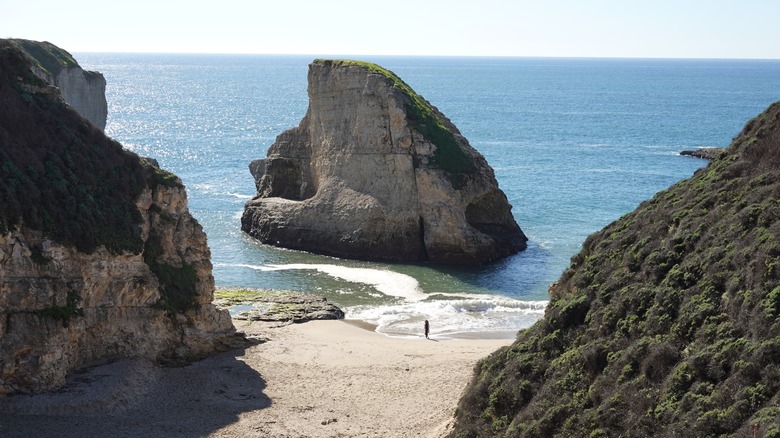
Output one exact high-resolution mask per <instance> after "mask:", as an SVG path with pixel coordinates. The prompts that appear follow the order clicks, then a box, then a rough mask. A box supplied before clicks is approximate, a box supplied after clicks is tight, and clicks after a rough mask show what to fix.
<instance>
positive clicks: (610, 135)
mask: <svg viewBox="0 0 780 438" xmlns="http://www.w3.org/2000/svg"><path fill="white" fill-rule="evenodd" d="M76 57H77V59H78V60H79V62H80V63H81V64H82V66H84V67H85V68H87V69H94V70H98V71H101V72H103V74H104V75H105V76H106V80H107V82H108V87H107V97H108V102H109V118H108V125H107V128H106V133H107V134H108V135H109V136H111V137H113V138H115V139H116V140H119V141H120V142H122V144H124V145H125V146H126V147H127V148H128V149H131V150H133V151H135V152H137V153H138V154H140V155H144V156H150V157H153V158H156V159H157V160H158V161H159V162H160V164H161V165H162V166H163V167H165V168H166V169H168V170H171V171H173V172H175V173H176V174H177V175H179V176H180V177H181V178H182V180H183V181H184V183H185V185H186V186H187V191H188V194H189V200H190V209H191V210H192V212H193V214H194V215H195V217H196V218H197V219H198V220H199V221H200V223H201V224H202V225H203V227H204V229H205V231H206V233H207V235H208V239H209V246H210V247H211V251H212V258H213V262H214V276H215V279H216V282H217V284H218V285H222V286H248V287H258V288H261V287H262V288H275V289H292V290H300V291H309V292H316V293H320V294H323V295H325V296H327V297H328V298H329V299H331V300H332V301H335V302H336V303H338V304H339V305H341V306H342V307H344V308H345V310H346V311H347V316H348V317H352V318H357V319H364V320H367V321H371V322H374V323H377V324H378V325H379V331H382V332H386V333H400V334H403V333H413V332H419V331H420V330H421V327H422V325H421V324H422V323H421V321H422V320H424V319H429V320H431V322H432V329H433V331H434V332H438V333H443V334H452V333H457V332H490V331H514V330H517V329H519V328H522V327H525V326H528V325H529V324H531V323H533V321H535V320H536V319H538V318H539V317H540V316H541V315H542V313H543V310H544V304H545V302H546V300H547V293H546V291H547V286H548V285H549V284H550V283H551V282H552V281H555V280H556V279H557V278H558V277H559V276H560V274H561V272H562V271H563V269H565V267H566V266H567V264H568V262H569V259H570V258H571V257H572V256H573V255H574V254H576V252H577V251H579V248H580V245H581V244H582V242H583V241H584V239H585V237H586V236H587V235H589V234H590V233H592V232H594V231H597V230H598V229H600V228H602V227H604V226H605V225H607V224H608V223H610V222H611V221H613V220H615V219H617V218H619V217H620V216H622V215H623V214H625V213H627V212H629V211H631V210H632V209H633V208H635V207H636V206H637V205H638V204H639V203H640V202H641V201H642V200H645V199H649V198H650V197H652V196H653V194H654V193H656V192H658V191H659V190H662V189H664V188H666V187H668V186H670V185H672V184H673V183H675V182H677V181H679V180H681V179H683V178H686V177H688V176H690V175H692V174H693V172H694V171H695V170H696V169H697V168H699V167H701V166H703V165H705V164H706V163H705V162H704V161H702V160H698V159H694V158H688V157H681V156H679V155H678V152H679V151H681V150H684V149H692V148H696V147H701V146H726V145H728V144H729V143H730V141H731V139H732V138H733V137H734V136H735V135H736V134H737V133H738V132H739V130H740V129H741V128H742V126H743V125H744V124H745V123H746V122H747V121H748V120H749V119H750V118H752V117H754V116H756V115H757V114H758V113H760V112H761V111H763V110H764V109H765V108H766V107H767V106H768V105H769V104H770V103H772V102H774V101H776V100H780V61H726V60H610V59H532V58H495V59H494V58H402V57H389V58H370V57H368V58H366V57H363V58H361V59H364V60H368V61H374V62H377V63H379V64H380V65H382V66H384V67H386V68H388V69H390V70H392V71H394V72H395V73H396V74H398V75H399V76H400V77H401V78H402V79H404V81H405V82H407V83H408V84H409V85H411V86H412V87H413V88H414V89H415V90H416V91H417V92H418V93H419V94H421V95H422V96H424V97H425V98H426V99H428V100H429V101H430V102H431V103H432V104H433V105H435V106H437V107H438V108H439V109H440V110H441V111H442V112H443V113H444V114H445V115H447V116H448V117H449V118H450V119H452V121H453V122H454V123H455V124H456V125H457V126H458V128H459V129H460V130H461V132H462V133H463V134H464V135H465V136H466V137H467V138H468V139H469V141H470V142H471V144H472V146H474V147H475V148H476V149H478V150H479V151H480V152H482V154H484V155H485V157H486V158H487V160H488V162H489V163H490V164H491V166H492V167H493V168H494V169H495V171H496V177H497V179H498V181H499V185H500V186H501V188H502V189H503V190H504V192H505V193H506V194H507V197H508V198H509V200H510V202H511V203H512V205H513V206H514V209H513V212H514V215H515V217H516V219H517V222H518V223H519V224H520V226H521V228H522V229H523V231H524V232H525V233H526V234H527V235H528V237H529V238H530V242H529V248H528V249H527V250H526V251H524V252H523V253H520V254H518V255H516V256H513V257H510V258H507V259H505V260H502V261H500V262H498V263H495V264H492V265H490V266H486V267H480V268H469V269H466V268H450V267H442V266H431V265H397V264H386V263H367V262H357V261H348V260H339V259H334V258H329V257H322V256H316V255H312V254H307V253H303V252H297V251H288V250H283V249H278V248H273V247H268V246H265V245H261V244H258V243H257V242H255V241H253V240H252V239H251V238H248V237H247V236H246V235H244V234H243V233H242V232H241V231H240V223H239V218H240V215H241V212H242V211H243V205H244V203H245V202H246V201H247V200H249V199H250V198H251V197H252V196H253V195H254V191H255V188H254V182H253V180H252V177H251V175H250V174H249V171H248V167H247V166H248V164H249V162H250V161H252V160H254V159H257V158H262V157H264V156H265V154H266V151H267V149H268V146H270V145H271V143H273V141H274V139H275V138H276V136H277V135H278V134H280V133H281V132H282V131H283V130H285V129H287V128H290V127H293V126H295V125H297V124H298V123H299V121H300V119H301V118H302V117H303V115H304V113H305V111H306V106H307V103H308V98H307V95H306V72H307V65H308V63H309V62H310V61H311V60H312V59H313V57H303V56H248V55H161V54H154V55H150V54H94V53H84V54H76Z"/></svg>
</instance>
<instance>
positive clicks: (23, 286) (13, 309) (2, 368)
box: [0, 40, 240, 395]
mask: <svg viewBox="0 0 780 438" xmlns="http://www.w3.org/2000/svg"><path fill="white" fill-rule="evenodd" d="M0 108H2V110H0V395H3V394H8V393H14V392H35V391H42V390H48V389H53V388H56V387H58V386H59V385H61V384H62V383H63V382H64V379H65V376H66V375H67V374H68V373H69V372H70V371H72V370H73V369H75V368H77V367H80V366H82V365H87V364H90V363H94V362H96V361H102V360H108V359H114V358H118V357H127V356H142V357H145V358H148V359H151V360H156V361H173V362H176V361H186V360H191V359H197V358H200V357H203V356H204V355H207V354H210V353H212V352H214V351H218V350H222V349H225V348H228V347H229V346H231V345H235V342H237V341H240V337H237V336H236V334H235V329H234V327H233V325H232V323H231V320H230V317H229V314H228V313H227V311H225V310H218V309H216V308H215V307H214V306H213V305H212V304H211V301H212V296H213V290H214V279H213V277H212V274H211V269H212V267H211V261H210V251H209V248H208V245H207V243H206V235H205V234H204V232H203V230H202V228H201V226H200V225H199V224H198V222H197V221H196V220H195V219H194V218H193V217H192V216H191V215H190V213H189V211H188V207H187V197H186V192H185V190H184V187H183V186H182V184H181V181H180V180H179V179H178V178H176V177H175V176H174V175H172V174H170V173H168V172H165V171H164V170H162V169H160V168H159V166H157V164H156V163H155V162H153V161H152V160H142V159H139V158H138V157H137V156H136V155H134V154H132V153H131V152H128V151H126V150H124V149H123V148H122V147H121V145H119V144H118V143H116V142H114V141H112V140H110V139H108V138H107V137H106V136H105V135H103V133H102V132H101V131H99V130H98V129H97V128H95V127H94V126H92V125H91V124H89V123H87V122H86V121H85V120H84V119H83V118H81V117H80V116H79V115H78V114H76V113H75V112H74V111H73V109H72V108H70V107H68V106H67V105H65V104H64V103H63V101H62V99H61V97H60V95H59V91H58V89H56V88H54V87H51V86H49V85H47V84H46V83H45V82H44V81H42V80H41V79H40V78H39V77H37V76H35V75H33V74H32V73H31V61H30V59H29V58H28V57H26V56H25V55H24V54H23V53H22V52H21V50H19V48H18V47H17V46H16V45H15V44H13V43H10V42H8V41H3V40H0Z"/></svg>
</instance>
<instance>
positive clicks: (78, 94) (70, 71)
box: [10, 39, 108, 130]
mask: <svg viewBox="0 0 780 438" xmlns="http://www.w3.org/2000/svg"><path fill="white" fill-rule="evenodd" d="M10 42H11V43H12V44H14V45H16V46H17V47H19V48H21V49H22V50H23V51H24V52H25V53H26V54H27V55H28V56H30V57H31V59H32V61H33V65H34V67H33V72H34V73H35V74H36V75H37V76H38V77H40V78H41V79H43V80H45V81H46V82H48V83H49V84H50V85H53V86H55V87H57V88H59V89H60V94H61V95H62V98H63V99H64V100H65V102H67V103H68V104H69V105H71V106H72V107H73V108H75V109H76V111H77V112H78V113H79V114H81V115H82V116H83V117H84V118H85V119H87V120H89V121H90V122H92V124H93V125H95V126H97V127H98V128H100V129H101V130H105V129H106V119H107V117H108V103H107V102H106V79H105V78H104V77H103V75H102V74H101V73H99V72H95V71H85V70H83V69H82V68H81V67H80V66H79V65H78V63H77V62H76V60H75V59H73V56H71V54H70V53H68V52H66V51H65V50H63V49H61V48H59V47H57V46H55V45H54V44H51V43H49V42H45V41H44V42H38V41H29V40H20V39H14V40H10Z"/></svg>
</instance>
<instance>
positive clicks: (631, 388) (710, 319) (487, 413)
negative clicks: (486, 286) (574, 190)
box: [452, 103, 780, 437]
mask: <svg viewBox="0 0 780 438" xmlns="http://www.w3.org/2000/svg"><path fill="white" fill-rule="evenodd" d="M778 199H780V103H776V104H774V105H772V106H770V107H769V108H768V109H767V110H766V111H765V112H764V113H763V114H762V115H760V116H759V117H756V118H755V119H753V120H752V121H750V122H749V123H748V124H747V125H746V126H745V128H744V129H743V130H742V133H741V134H740V135H739V136H737V138H735V139H734V142H733V143H732V144H731V146H729V148H728V149H726V150H725V151H724V152H723V153H721V154H719V155H717V156H716V157H714V159H713V161H712V162H711V163H710V164H709V165H708V166H707V167H706V168H704V169H701V170H699V171H697V172H696V174H695V175H694V176H693V177H692V178H690V179H688V180H685V181H682V182H680V183H678V184H675V185H674V186H672V187H671V188H669V189H668V190H665V191H662V192H660V193H658V194H657V195H656V196H655V197H654V198H653V199H652V200H650V201H647V202H644V203H643V204H642V205H640V206H639V207H638V208H637V209H636V210H635V211H634V212H632V213H630V214H628V215H626V216H624V217H623V218H621V219H619V220H617V221H615V222H613V223H612V224H610V225H609V226H607V227H606V228H605V229H603V230H602V231H599V232H598V233H595V234H594V235H592V236H590V237H588V239H587V240H586V241H585V243H584V244H583V248H582V251H581V252H580V253H579V254H578V255H577V256H575V257H574V258H572V263H571V266H570V267H569V268H568V269H567V270H566V271H565V272H564V273H563V275H562V277H561V278H560V280H558V282H556V283H555V284H553V285H552V286H551V287H550V298H551V301H550V304H549V306H548V308H547V311H546V314H545V317H544V318H543V319H542V320H541V321H539V322H538V323H537V324H536V325H534V326H533V327H531V328H529V329H527V330H524V331H522V332H520V333H519V334H518V337H517V341H516V342H515V343H514V344H513V345H511V346H509V347H506V348H503V349H501V350H499V351H497V352H496V353H494V354H493V355H491V356H490V357H489V358H487V359H484V360H483V361H481V362H480V363H479V364H478V366H477V368H476V375H475V376H474V379H473V381H472V382H471V384H470V386H469V387H468V389H467V392H466V394H465V396H464V397H463V399H462V400H461V401H460V404H459V406H458V409H457V425H456V428H455V430H454V432H453V433H452V436H455V437H474V436H485V437H487V436H513V437H515V436H517V437H540V436H545V437H550V436H564V437H618V436H664V437H669V436H681V437H705V436H707V437H715V436H761V437H769V436H780V366H778V365H779V364H780V202H778ZM754 425H755V428H756V429H755V430H754Z"/></svg>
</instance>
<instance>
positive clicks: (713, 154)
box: [680, 147, 725, 160]
mask: <svg viewBox="0 0 780 438" xmlns="http://www.w3.org/2000/svg"><path fill="white" fill-rule="evenodd" d="M723 151H725V149H724V148H715V147H710V148H699V149H691V150H687V151H682V152H680V155H682V156H684V157H694V158H701V159H703V160H714V159H716V158H718V157H719V156H720V154H722V153H723Z"/></svg>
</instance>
